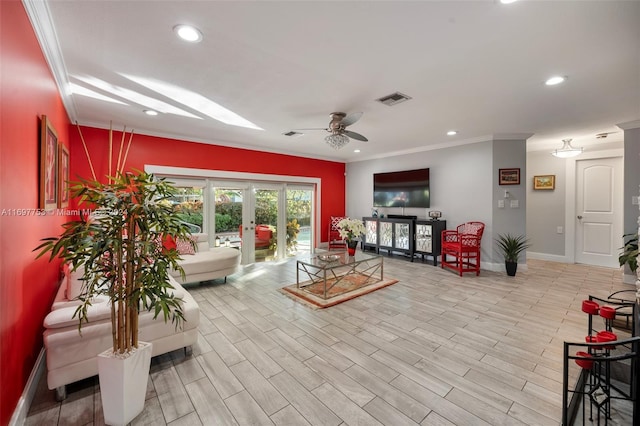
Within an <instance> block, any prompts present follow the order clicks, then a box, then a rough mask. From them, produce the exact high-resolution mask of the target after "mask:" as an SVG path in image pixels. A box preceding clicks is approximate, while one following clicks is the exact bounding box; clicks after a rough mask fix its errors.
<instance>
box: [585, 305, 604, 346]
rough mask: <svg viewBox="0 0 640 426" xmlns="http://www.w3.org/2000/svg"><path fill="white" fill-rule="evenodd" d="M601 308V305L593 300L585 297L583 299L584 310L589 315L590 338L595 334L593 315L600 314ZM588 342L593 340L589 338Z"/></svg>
mask: <svg viewBox="0 0 640 426" xmlns="http://www.w3.org/2000/svg"><path fill="white" fill-rule="evenodd" d="M599 310H600V305H598V303H597V302H594V301H593V300H589V299H585V300H583V301H582V312H584V313H585V314H588V315H589V321H588V323H587V324H588V329H587V330H588V333H589V335H588V336H587V337H588V338H589V337H591V336H592V335H593V331H594V330H593V316H594V315H598V311H599ZM587 342H591V340H587Z"/></svg>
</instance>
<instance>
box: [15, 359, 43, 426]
mask: <svg viewBox="0 0 640 426" xmlns="http://www.w3.org/2000/svg"><path fill="white" fill-rule="evenodd" d="M44 355H45V352H44V348H42V349H41V350H40V354H38V358H37V359H36V364H35V365H34V366H33V369H32V370H31V374H29V380H27V384H26V386H25V387H24V390H23V391H22V396H20V400H18V405H17V406H16V409H15V410H14V411H13V416H11V420H10V421H9V426H21V425H23V424H24V422H25V421H26V420H27V414H29V408H31V403H32V402H33V398H34V397H35V395H36V391H37V389H38V383H39V382H40V378H41V377H42V374H44V372H45V370H46V363H45V356H44Z"/></svg>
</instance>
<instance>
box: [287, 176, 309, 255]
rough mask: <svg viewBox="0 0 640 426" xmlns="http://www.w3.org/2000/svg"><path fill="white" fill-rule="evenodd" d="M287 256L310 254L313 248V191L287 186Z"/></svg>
mask: <svg viewBox="0 0 640 426" xmlns="http://www.w3.org/2000/svg"><path fill="white" fill-rule="evenodd" d="M286 197H287V203H286V204H287V237H286V245H287V250H286V256H295V255H296V254H299V253H310V252H311V247H312V246H313V243H312V242H313V238H312V237H313V235H312V234H313V233H312V229H313V224H312V218H313V211H312V207H313V203H312V200H313V189H310V188H309V189H307V188H296V187H289V186H287V189H286Z"/></svg>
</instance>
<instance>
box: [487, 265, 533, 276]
mask: <svg viewBox="0 0 640 426" xmlns="http://www.w3.org/2000/svg"><path fill="white" fill-rule="evenodd" d="M480 269H484V270H485V271H492V272H504V273H505V274H506V273H507V270H506V268H505V266H504V262H503V263H489V262H480ZM528 270H529V268H528V267H527V264H526V263H518V271H528Z"/></svg>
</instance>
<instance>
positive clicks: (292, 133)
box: [283, 130, 304, 138]
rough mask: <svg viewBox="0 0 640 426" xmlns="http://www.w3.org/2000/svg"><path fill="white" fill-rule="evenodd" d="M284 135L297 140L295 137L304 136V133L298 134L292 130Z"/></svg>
mask: <svg viewBox="0 0 640 426" xmlns="http://www.w3.org/2000/svg"><path fill="white" fill-rule="evenodd" d="M283 135H285V136H290V137H292V138H295V137H298V136H302V135H304V133H301V132H296V131H295V130H290V131H288V132H286V133H283Z"/></svg>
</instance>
